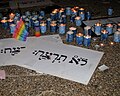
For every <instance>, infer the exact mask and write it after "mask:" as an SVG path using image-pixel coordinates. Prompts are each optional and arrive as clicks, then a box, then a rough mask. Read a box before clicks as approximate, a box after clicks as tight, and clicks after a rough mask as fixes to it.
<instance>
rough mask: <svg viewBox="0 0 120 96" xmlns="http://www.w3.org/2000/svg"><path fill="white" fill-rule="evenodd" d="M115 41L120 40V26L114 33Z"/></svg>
mask: <svg viewBox="0 0 120 96" xmlns="http://www.w3.org/2000/svg"><path fill="white" fill-rule="evenodd" d="M114 42H120V28H119V29H118V30H117V31H116V32H115V33H114Z"/></svg>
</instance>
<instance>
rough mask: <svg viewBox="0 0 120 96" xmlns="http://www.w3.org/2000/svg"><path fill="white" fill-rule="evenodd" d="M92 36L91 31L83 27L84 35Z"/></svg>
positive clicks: (89, 28) (88, 27)
mask: <svg viewBox="0 0 120 96" xmlns="http://www.w3.org/2000/svg"><path fill="white" fill-rule="evenodd" d="M91 34H92V30H91V27H90V26H86V27H84V35H90V36H91Z"/></svg>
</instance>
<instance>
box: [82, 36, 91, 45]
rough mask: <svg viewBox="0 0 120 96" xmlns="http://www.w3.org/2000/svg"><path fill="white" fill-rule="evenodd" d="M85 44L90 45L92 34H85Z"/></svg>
mask: <svg viewBox="0 0 120 96" xmlns="http://www.w3.org/2000/svg"><path fill="white" fill-rule="evenodd" d="M83 43H84V46H90V43H91V36H89V35H87V36H84V41H83Z"/></svg>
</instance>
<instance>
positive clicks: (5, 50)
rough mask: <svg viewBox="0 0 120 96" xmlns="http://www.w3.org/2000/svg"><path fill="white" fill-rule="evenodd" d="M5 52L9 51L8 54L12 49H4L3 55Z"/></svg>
mask: <svg viewBox="0 0 120 96" xmlns="http://www.w3.org/2000/svg"><path fill="white" fill-rule="evenodd" d="M7 51H9V53H11V52H12V49H11V48H5V49H4V53H7Z"/></svg>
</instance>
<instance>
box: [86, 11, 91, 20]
mask: <svg viewBox="0 0 120 96" xmlns="http://www.w3.org/2000/svg"><path fill="white" fill-rule="evenodd" d="M86 19H87V20H90V19H91V13H90V12H89V11H88V12H86Z"/></svg>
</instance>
